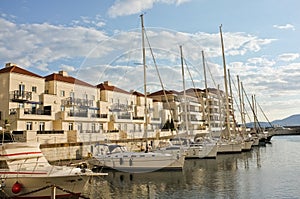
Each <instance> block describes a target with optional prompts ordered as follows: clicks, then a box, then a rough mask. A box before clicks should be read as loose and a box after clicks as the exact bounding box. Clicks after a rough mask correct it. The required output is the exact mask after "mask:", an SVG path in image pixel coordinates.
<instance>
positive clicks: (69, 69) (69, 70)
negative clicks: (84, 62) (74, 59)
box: [60, 64, 76, 72]
mask: <svg viewBox="0 0 300 199" xmlns="http://www.w3.org/2000/svg"><path fill="white" fill-rule="evenodd" d="M60 68H61V70H63V71H67V72H74V71H75V70H76V69H75V67H74V66H69V65H65V64H62V65H61V66H60Z"/></svg>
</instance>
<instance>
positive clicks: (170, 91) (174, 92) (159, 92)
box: [148, 90, 179, 97]
mask: <svg viewBox="0 0 300 199" xmlns="http://www.w3.org/2000/svg"><path fill="white" fill-rule="evenodd" d="M165 93H166V94H167V95H168V94H170V95H173V94H174V95H178V94H179V92H178V91H174V90H165ZM160 95H164V91H163V90H160V91H156V92H154V93H151V94H150V95H148V96H149V97H152V96H160Z"/></svg>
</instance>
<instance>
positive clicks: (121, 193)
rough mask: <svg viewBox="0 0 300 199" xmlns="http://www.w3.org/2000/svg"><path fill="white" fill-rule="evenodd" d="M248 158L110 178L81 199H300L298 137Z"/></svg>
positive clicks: (281, 139) (279, 140) (277, 140)
mask: <svg viewBox="0 0 300 199" xmlns="http://www.w3.org/2000/svg"><path fill="white" fill-rule="evenodd" d="M271 142H272V143H271V144H267V145H266V146H263V147H262V146H261V147H254V148H253V149H252V150H251V151H250V152H243V153H240V154H224V155H218V156H217V158H216V159H197V160H186V161H185V166H184V169H183V171H162V172H152V173H141V174H129V173H123V172H109V173H108V176H106V177H104V178H93V179H92V180H91V182H90V184H89V185H88V186H86V187H85V192H84V196H86V197H89V198H91V199H96V198H97V199H98V198H105V199H106V198H128V199H129V198H243V199H247V198H289V199H290V198H300V186H299V185H300V184H299V177H300V158H299V157H300V136H275V137H273V138H272V140H271Z"/></svg>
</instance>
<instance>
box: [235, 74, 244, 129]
mask: <svg viewBox="0 0 300 199" xmlns="http://www.w3.org/2000/svg"><path fill="white" fill-rule="evenodd" d="M236 78H237V84H238V93H239V102H240V112H241V122H242V132H244V127H245V126H244V125H245V123H244V107H243V101H242V92H241V82H240V77H239V76H238V75H237V76H236Z"/></svg>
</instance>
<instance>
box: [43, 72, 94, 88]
mask: <svg viewBox="0 0 300 199" xmlns="http://www.w3.org/2000/svg"><path fill="white" fill-rule="evenodd" d="M45 78H46V81H60V82H66V83H71V84H77V85H82V86H88V87H96V86H93V85H91V84H89V83H87V82H84V81H81V80H78V79H76V78H74V77H71V76H64V75H62V74H57V73H53V74H51V75H48V76H45Z"/></svg>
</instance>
